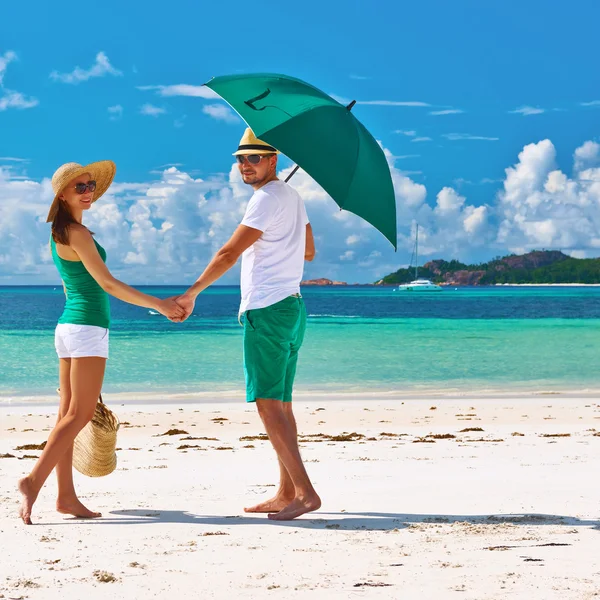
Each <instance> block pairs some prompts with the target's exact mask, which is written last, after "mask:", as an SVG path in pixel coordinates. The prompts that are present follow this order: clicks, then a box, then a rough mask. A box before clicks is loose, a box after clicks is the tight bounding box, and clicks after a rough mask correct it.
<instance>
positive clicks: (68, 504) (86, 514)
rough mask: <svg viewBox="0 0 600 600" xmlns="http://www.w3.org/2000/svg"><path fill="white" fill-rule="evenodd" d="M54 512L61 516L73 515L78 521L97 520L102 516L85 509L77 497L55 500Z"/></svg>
mask: <svg viewBox="0 0 600 600" xmlns="http://www.w3.org/2000/svg"><path fill="white" fill-rule="evenodd" d="M56 510H57V511H58V512H59V513H62V514H63V515H73V516H74V517H77V518H78V519H97V518H98V517H101V516H102V513H99V512H93V511H91V510H90V509H89V508H86V507H85V506H84V505H83V504H82V503H81V502H80V501H79V498H77V497H75V498H68V499H64V500H57V501H56Z"/></svg>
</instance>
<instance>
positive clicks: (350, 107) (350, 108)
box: [246, 90, 356, 210]
mask: <svg viewBox="0 0 600 600" xmlns="http://www.w3.org/2000/svg"><path fill="white" fill-rule="evenodd" d="M267 92H268V93H267V94H265V95H268V94H269V93H270V92H271V90H267ZM258 98H261V96H258V97H257V98H252V100H257V99H258ZM246 104H248V102H246ZM355 104H356V100H352V102H350V104H348V106H346V108H347V109H348V111H351V110H352V108H353V107H354V105H355ZM251 108H254V106H252V107H251ZM255 110H258V109H255ZM299 168H300V165H296V166H295V167H294V170H293V171H292V172H291V173H290V174H289V175H288V176H287V177H286V178H285V182H286V183H287V182H288V181H289V180H290V179H291V178H292V177H293V176H294V175H295V174H296V171H298V169H299ZM340 210H341V209H340Z"/></svg>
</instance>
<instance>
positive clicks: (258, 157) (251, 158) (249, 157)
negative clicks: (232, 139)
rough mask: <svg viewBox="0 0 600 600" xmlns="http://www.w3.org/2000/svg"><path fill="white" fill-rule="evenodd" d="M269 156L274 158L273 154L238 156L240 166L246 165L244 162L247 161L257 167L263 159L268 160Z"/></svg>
mask: <svg viewBox="0 0 600 600" xmlns="http://www.w3.org/2000/svg"><path fill="white" fill-rule="evenodd" d="M267 156H273V155H272V154H244V155H239V154H238V155H237V156H236V158H237V161H238V162H239V163H240V165H243V164H244V160H247V161H248V162H249V163H250V164H251V165H257V164H258V163H259V162H260V161H261V160H262V159H263V158H266V157H267Z"/></svg>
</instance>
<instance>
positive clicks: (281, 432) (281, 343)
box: [177, 129, 321, 521]
mask: <svg viewBox="0 0 600 600" xmlns="http://www.w3.org/2000/svg"><path fill="white" fill-rule="evenodd" d="M234 156H236V158H237V162H238V168H239V170H240V173H241V175H242V179H243V180H244V183H247V184H249V185H251V186H252V187H253V188H254V195H253V196H252V198H251V199H250V202H249V203H248V207H247V209H246V214H245V216H244V218H243V220H242V223H241V224H240V225H239V226H238V228H237V229H236V230H235V232H234V233H233V235H232V237H231V239H230V240H229V241H228V242H227V243H226V244H225V245H224V246H223V247H222V248H221V249H220V250H219V251H218V252H217V254H216V255H215V256H214V258H213V259H212V260H211V262H210V263H209V265H208V266H207V267H206V269H205V271H204V273H202V275H201V276H200V277H199V279H198V280H197V281H196V283H194V285H192V286H191V287H190V288H189V289H188V290H187V292H186V293H185V294H183V295H182V296H180V297H179V298H178V300H177V302H178V303H179V304H181V306H182V307H183V308H185V310H186V317H187V316H189V315H190V314H191V312H192V311H193V309H194V302H195V300H196V296H197V295H198V294H199V293H200V292H202V291H203V290H204V289H206V288H207V287H208V286H209V285H211V284H212V283H214V282H215V281H216V280H217V279H219V277H221V276H222V275H223V274H224V273H226V272H227V271H228V270H229V269H230V268H231V267H232V266H233V265H234V264H235V263H236V262H237V260H238V258H239V257H240V256H241V257H242V272H241V293H242V302H241V305H240V322H241V321H242V320H243V326H244V372H245V377H246V400H247V402H256V406H257V408H258V414H259V415H260V417H261V419H262V422H263V424H264V426H265V429H266V431H267V434H268V436H269V440H270V441H271V443H272V445H273V448H274V449H275V452H276V453H277V458H278V459H279V470H280V482H279V489H278V491H277V493H276V494H275V496H274V497H273V498H272V499H270V500H267V501H266V502H262V503H260V504H258V505H256V506H253V507H251V508H246V509H244V510H245V511H246V512H257V513H269V518H270V519H275V520H282V521H283V520H289V519H294V518H296V517H298V516H300V515H302V514H304V513H307V512H310V511H313V510H317V509H318V508H319V507H320V506H321V499H320V498H319V496H318V495H317V493H316V492H315V490H314V488H313V486H312V483H311V482H310V479H309V477H308V474H307V473H306V469H305V468H304V464H303V463H302V458H301V457H300V450H299V448H298V435H297V430H296V421H295V419H294V414H293V412H292V388H293V384H294V376H295V374H296V364H297V361H298V351H299V349H300V346H301V345H302V341H303V338H304V330H305V327H306V309H305V307H304V301H303V300H302V297H301V296H300V281H301V279H302V272H303V269H304V260H309V261H310V260H312V259H313V258H314V256H315V246H314V238H313V234H312V228H311V226H310V223H309V222H308V217H307V215H306V209H305V207H304V202H303V201H302V198H301V197H300V195H299V194H298V192H296V191H295V190H294V189H293V188H292V187H290V186H288V185H287V184H286V183H284V182H283V181H280V180H279V179H278V178H277V150H276V149H275V148H273V147H272V146H270V145H269V144H267V143H265V142H263V141H262V140H259V139H258V138H256V136H255V135H254V133H253V132H252V130H251V129H246V131H245V133H244V135H243V137H242V139H241V141H240V145H239V147H238V150H237V152H235V153H234Z"/></svg>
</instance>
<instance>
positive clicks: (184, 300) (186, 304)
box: [175, 294, 196, 322]
mask: <svg viewBox="0 0 600 600" xmlns="http://www.w3.org/2000/svg"><path fill="white" fill-rule="evenodd" d="M175 302H177V304H179V306H181V308H183V310H184V315H183V317H182V318H181V319H180V320H179V321H180V322H182V321H185V320H186V319H187V318H188V317H189V316H190V315H191V314H192V313H193V312H194V306H195V304H196V297H195V296H192V295H191V294H182V295H181V296H177V297H175Z"/></svg>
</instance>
